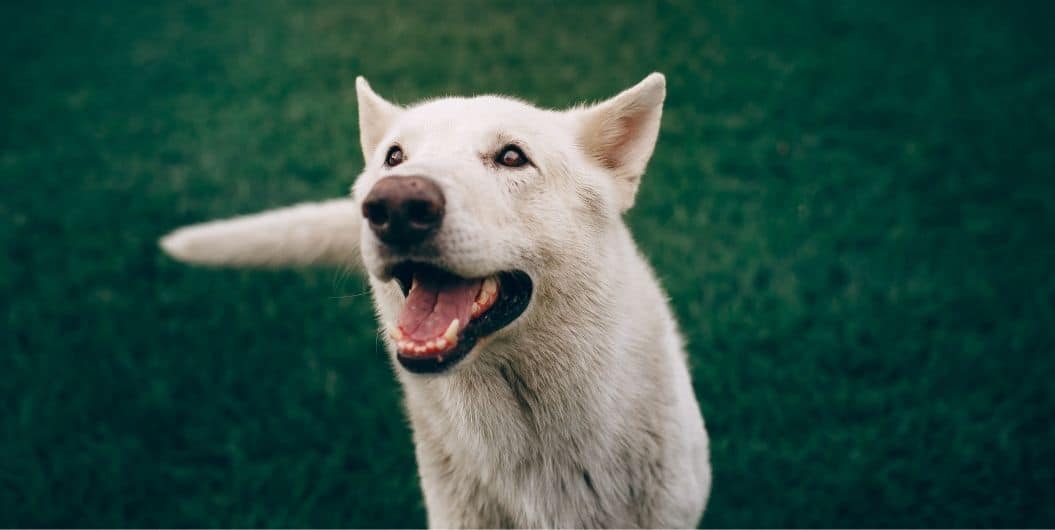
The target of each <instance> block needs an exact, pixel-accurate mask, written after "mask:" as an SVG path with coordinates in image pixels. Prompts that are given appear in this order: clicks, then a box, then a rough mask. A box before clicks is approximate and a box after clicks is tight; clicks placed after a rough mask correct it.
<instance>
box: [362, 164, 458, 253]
mask: <svg viewBox="0 0 1055 530" xmlns="http://www.w3.org/2000/svg"><path fill="white" fill-rule="evenodd" d="M445 203H446V200H445V199H444V198H443V191H442V190H440V187H439V185H437V184H436V183H435V182H433V181H432V180H430V179H427V178H424V177H385V178H383V179H381V180H379V181H378V182H377V184H374V189H372V190H370V193H369V194H367V196H366V200H364V201H363V217H365V218H366V220H367V221H368V222H369V223H370V229H371V230H373V231H374V234H376V235H377V238H378V239H380V240H381V241H383V242H384V243H386V244H388V245H392V246H396V247H407V246H410V245H414V244H417V243H421V242H422V241H424V240H425V238H427V237H429V236H430V235H432V233H433V232H435V231H436V229H438V228H439V227H440V224H441V223H442V222H443V211H444V205H445Z"/></svg>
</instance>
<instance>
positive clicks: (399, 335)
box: [388, 328, 403, 342]
mask: <svg viewBox="0 0 1055 530" xmlns="http://www.w3.org/2000/svg"><path fill="white" fill-rule="evenodd" d="M388 336H390V337H392V340H394V341H396V342H399V341H401V340H403V332H402V331H400V329H399V328H392V331H389V332H388Z"/></svg>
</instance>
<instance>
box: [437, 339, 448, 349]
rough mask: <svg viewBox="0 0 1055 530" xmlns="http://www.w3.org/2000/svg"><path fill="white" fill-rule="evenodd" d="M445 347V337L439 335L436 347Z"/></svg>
mask: <svg viewBox="0 0 1055 530" xmlns="http://www.w3.org/2000/svg"><path fill="white" fill-rule="evenodd" d="M446 347H447V339H445V338H443V337H440V338H438V339H436V349H437V350H442V349H444V348H446Z"/></svg>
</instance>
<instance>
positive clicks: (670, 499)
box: [161, 73, 711, 527]
mask: <svg viewBox="0 0 1055 530" xmlns="http://www.w3.org/2000/svg"><path fill="white" fill-rule="evenodd" d="M356 88H357V90H358V96H359V126H360V131H361V139H362V148H363V156H364V157H365V160H366V167H365V169H364V170H363V172H362V174H361V175H360V176H359V177H358V179H357V181H356V183H355V185H354V187H353V188H352V197H351V198H350V199H340V200H334V201H330V202H324V203H316V204H305V205H300V206H294V207H291V208H284V209H280V210H274V211H269V212H263V213H259V214H256V215H250V216H245V217H239V218H234V219H231V220H225V221H216V222H211V223H205V224H201V225H195V226H191V227H187V228H183V229H180V230H177V231H176V232H174V233H172V234H170V235H169V236H167V237H165V238H164V239H163V240H162V242H161V245H162V247H163V248H164V249H165V250H166V251H167V252H168V253H169V254H170V255H172V256H174V257H176V258H178V259H180V260H183V261H187V262H191V263H198V264H209V265H224V266H309V265H332V264H343V265H354V266H357V267H359V268H361V269H365V271H366V272H367V273H368V275H369V279H370V285H371V288H372V291H373V298H374V302H375V304H376V306H377V312H378V318H379V320H380V325H381V326H382V328H384V330H385V331H386V333H385V335H386V341H387V346H388V350H389V351H390V353H391V357H392V359H393V360H394V361H395V363H394V364H395V371H396V374H397V376H398V377H399V380H400V382H401V383H402V385H403V389H404V392H405V398H406V407H407V411H408V413H409V415H410V419H411V423H412V425H413V430H414V442H415V446H416V454H417V461H418V467H419V471H420V474H421V485H422V489H423V490H424V494H425V503H426V506H427V508H428V516H429V525H430V526H433V527H510V526H516V527H688V526H694V525H695V524H696V523H697V522H698V521H699V518H700V516H701V515H702V513H703V509H704V506H705V504H706V502H707V498H708V495H709V493H710V486H711V469H710V462H709V456H708V440H707V433H706V431H705V430H704V424H703V418H702V417H701V415H700V411H699V407H698V405H697V403H696V398H695V396H694V395H693V390H692V385H691V383H690V381H689V371H688V369H687V366H686V355H685V352H684V350H683V346H682V339H681V338H680V336H679V334H678V331H677V326H676V324H675V321H674V318H673V317H672V315H671V310H670V307H669V306H668V304H667V300H666V296H665V295H664V293H663V291H662V289H661V288H660V286H659V284H658V282H657V281H656V279H655V278H654V276H653V273H652V271H651V270H650V268H649V266H648V265H647V264H646V262H645V260H644V259H643V258H642V257H641V255H640V254H639V253H638V251H637V249H636V247H635V246H634V243H633V241H632V239H631V236H630V232H629V230H628V229H627V227H626V225H625V224H624V223H623V220H622V217H621V214H622V213H623V212H625V211H626V210H627V209H628V208H630V207H631V205H633V203H634V195H635V194H636V192H637V188H638V184H639V183H640V181H641V176H642V174H643V173H644V171H645V166H646V164H647V163H648V160H649V158H650V157H651V156H652V151H653V148H654V147H655V142H656V137H657V135H658V133H659V123H660V116H661V114H662V109H663V99H664V97H665V94H666V88H665V80H664V78H663V76H662V75H661V74H658V73H657V74H652V75H650V76H648V77H647V78H645V79H644V80H643V81H642V82H640V83H639V84H637V85H636V86H634V87H632V88H630V89H628V90H626V91H624V92H622V93H620V94H619V95H617V96H615V97H614V98H612V99H610V100H607V101H604V102H602V103H599V104H597V105H593V106H589V107H577V108H573V109H570V110H566V111H553V110H543V109H539V108H536V107H533V106H531V105H528V104H526V103H523V102H521V101H517V100H514V99H509V98H505V97H496V96H480V97H473V98H453V97H452V98H441V99H435V100H429V101H425V102H423V103H419V104H416V105H413V106H408V107H400V106H397V105H394V104H392V103H389V102H388V101H386V100H384V99H382V98H381V97H379V96H378V95H377V94H375V93H374V92H373V91H372V90H371V89H370V86H369V85H368V84H367V83H366V81H365V80H364V79H362V78H359V79H358V80H357V83H356Z"/></svg>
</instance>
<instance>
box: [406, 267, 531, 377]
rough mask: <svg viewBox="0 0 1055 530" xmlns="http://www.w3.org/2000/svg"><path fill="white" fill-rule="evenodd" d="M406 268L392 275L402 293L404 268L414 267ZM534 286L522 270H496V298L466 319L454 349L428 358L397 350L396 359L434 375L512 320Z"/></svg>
mask: <svg viewBox="0 0 1055 530" xmlns="http://www.w3.org/2000/svg"><path fill="white" fill-rule="evenodd" d="M409 267H413V265H411V266H409ZM409 267H408V268H403V267H397V268H396V271H395V274H394V278H395V279H396V281H397V282H399V284H400V287H401V288H402V289H403V292H404V294H406V293H407V291H409V289H410V280H409V279H408V277H407V276H406V274H407V272H406V271H408V270H409V271H411V272H410V274H412V270H413V269H411V268H409ZM411 277H412V276H411ZM533 287H534V286H533V284H532V282H531V278H530V277H529V276H528V275H527V274H526V273H524V272H522V271H509V272H501V273H498V300H496V301H495V303H494V305H493V306H491V309H489V310H487V312H486V313H484V314H483V315H481V316H479V317H477V318H474V319H472V320H471V321H470V322H469V324H468V325H467V326H466V327H465V329H463V330H462V332H461V335H460V336H459V338H458V345H457V346H455V347H454V349H453V350H450V351H447V352H444V353H443V355H435V356H429V357H409V356H404V355H403V354H401V353H399V352H398V351H397V352H396V359H397V360H398V361H399V364H400V365H402V366H403V368H406V369H407V370H408V371H410V372H413V373H415V374H436V373H440V372H443V371H446V370H448V369H449V368H451V367H452V366H454V365H456V364H458V362H459V361H461V360H462V359H464V358H465V356H466V355H468V354H469V352H470V351H472V349H473V347H475V346H476V343H477V342H478V341H479V340H480V339H481V338H483V337H486V336H488V335H490V334H492V333H494V332H496V331H498V330H500V329H502V328H504V327H506V326H508V325H509V324H511V323H513V321H514V320H516V319H517V317H519V316H520V315H521V314H522V313H523V312H524V310H525V309H527V306H528V304H529V303H530V302H531V294H532V291H533Z"/></svg>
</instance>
